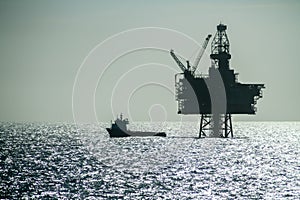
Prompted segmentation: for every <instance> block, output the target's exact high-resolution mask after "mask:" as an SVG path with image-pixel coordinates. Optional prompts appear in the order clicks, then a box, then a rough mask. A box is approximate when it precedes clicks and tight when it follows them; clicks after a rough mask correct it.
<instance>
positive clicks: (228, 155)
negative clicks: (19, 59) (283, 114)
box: [0, 122, 300, 199]
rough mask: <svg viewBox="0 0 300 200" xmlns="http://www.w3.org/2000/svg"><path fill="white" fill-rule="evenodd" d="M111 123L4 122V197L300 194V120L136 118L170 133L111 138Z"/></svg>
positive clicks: (0, 146) (0, 181)
mask: <svg viewBox="0 0 300 200" xmlns="http://www.w3.org/2000/svg"><path fill="white" fill-rule="evenodd" d="M109 125H110V124H108V123H99V124H81V125H78V124H65V123H12V122H2V123H0V199H300V158H299V156H300V122H234V123H233V129H234V137H233V138H226V139H225V138H201V139H199V138H197V136H198V131H199V130H198V129H199V123H197V122H147V123H146V122H134V123H132V124H130V127H129V128H130V129H132V130H145V131H146V130H147V131H165V132H166V133H167V137H165V138H164V137H128V138H109V136H108V133H107V132H106V130H105V128H106V127H109Z"/></svg>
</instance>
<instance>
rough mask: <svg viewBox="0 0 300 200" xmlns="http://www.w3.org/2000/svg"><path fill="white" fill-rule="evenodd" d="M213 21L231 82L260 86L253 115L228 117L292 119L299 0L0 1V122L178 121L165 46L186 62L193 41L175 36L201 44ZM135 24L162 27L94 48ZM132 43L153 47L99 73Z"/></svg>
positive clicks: (298, 97)
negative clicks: (221, 36)
mask: <svg viewBox="0 0 300 200" xmlns="http://www.w3.org/2000/svg"><path fill="white" fill-rule="evenodd" d="M208 2H209V3H208ZM224 2H226V3H224ZM220 22H222V23H224V24H226V25H227V26H228V31H227V34H228V37H229V40H230V44H231V48H230V51H231V54H232V59H231V68H233V69H235V70H236V72H238V73H239V81H240V82H242V83H265V84H266V89H265V90H264V98H263V99H260V100H259V102H258V113H257V115H256V116H242V117H236V118H235V119H236V120H239V119H241V120H294V121H298V120H300V114H299V113H300V106H299V102H300V92H299V91H300V90H299V86H300V78H299V75H300V65H299V60H298V57H299V52H300V51H299V47H300V39H299V35H300V1H206V2H205V1H198V0H185V1H176V0H165V1H158V0H157V1H156V0H155V1H138V0H134V1H133V0H132V1H114V0H112V1H83V0H82V1H76V0H75V1H74V0H72V1H71V0H70V1H66V0H48V1H47V0H44V1H38V0H35V1H31V0H27V1H14V0H10V1H6V0H0V71H1V73H0V94H1V101H0V102H1V103H0V120H1V121H50V122H57V121H68V122H72V121H73V120H74V119H73V116H75V117H77V118H78V116H81V117H79V118H81V119H80V121H82V122H93V121H95V119H96V120H99V121H108V120H110V119H111V118H112V116H113V113H118V112H121V111H123V112H125V113H126V114H130V115H131V117H132V118H133V119H134V120H143V121H146V120H149V118H151V117H155V118H156V120H165V119H167V120H178V119H179V117H180V116H178V115H177V114H176V113H177V103H176V101H175V97H174V95H173V94H172V92H174V75H175V73H176V72H180V69H179V68H178V67H177V66H176V65H175V63H174V61H173V60H172V58H171V57H170V55H169V54H168V52H166V51H165V49H171V48H174V49H175V50H176V51H177V52H180V54H181V55H183V56H185V57H186V58H188V59H189V58H190V57H192V55H193V53H194V52H195V43H193V41H192V40H190V39H189V38H186V37H183V35H181V33H183V34H186V35H188V36H189V37H191V38H193V39H194V40H196V41H197V42H199V43H200V44H201V43H202V42H203V40H204V38H205V37H206V35H207V34H208V33H212V34H215V32H216V25H217V24H218V23H220ZM142 27H161V28H164V29H157V28H156V29H146V31H143V29H142V31H141V30H140V29H137V31H129V32H125V34H124V35H122V34H121V37H119V38H116V39H114V38H113V39H110V40H108V41H107V42H106V43H105V42H104V45H102V46H101V45H100V46H99V44H100V43H101V42H103V41H104V40H106V39H107V38H108V37H110V36H112V35H114V34H118V33H120V32H122V31H126V30H129V29H134V28H142ZM169 29H171V30H169ZM176 31H178V33H176ZM179 32H181V33H179ZM123 36H124V37H123ZM138 42H141V43H143V42H145V45H147V46H148V47H150V46H151V45H152V44H153V46H154V47H155V48H154V49H143V50H137V51H133V52H131V53H128V54H124V55H123V56H121V57H120V58H118V59H116V60H115V61H114V62H112V63H111V65H109V67H108V69H107V70H106V71H105V73H102V72H103V70H104V69H105V67H107V64H108V63H109V62H108V61H109V60H108V57H107V56H105V55H106V54H109V55H110V56H111V57H109V58H117V57H118V56H120V55H122V54H120V52H119V50H120V49H122V48H123V50H124V51H125V50H126V48H125V46H126V47H128V48H131V49H129V50H133V48H134V47H136V48H138V47H139V46H138V45H141V47H143V48H144V47H145V45H144V46H143V44H141V43H138ZM97 45H98V46H97ZM131 45H132V47H131ZM160 45H161V47H163V48H164V49H162V50H158V48H159V47H160ZM93 49H94V50H93ZM92 50H93V51H92ZM127 50H128V49H127ZM124 51H123V53H124ZM209 51H210V46H209V47H208V49H207V53H206V54H205V55H204V56H203V59H202V60H201V63H200V65H201V68H200V69H199V70H200V71H201V72H203V73H207V68H208V66H209V58H208V56H209ZM84 59H86V60H85V62H84ZM105 59H106V60H107V63H103V60H105ZM191 59H193V57H192V58H191ZM110 61H113V60H110ZM80 66H81V71H78V70H79V68H80ZM76 74H77V78H78V79H77V82H75V77H76ZM89 74H90V75H89ZM101 75H102V76H101ZM89 79H91V81H90V82H89ZM85 88H86V89H85ZM73 89H74V91H75V93H74V94H75V95H74V96H73V111H74V109H75V111H74V112H75V113H74V112H73V111H72V92H73ZM92 89H93V94H91V91H92ZM113 91H114V92H113ZM129 94H130V95H129ZM92 97H93V99H91V98H92ZM78 99H79V100H78ZM78 102H79V103H78ZM93 102H95V104H93ZM76 103H78V104H80V105H78V106H77V104H76ZM83 103H84V104H85V105H86V106H87V107H86V108H85V107H84V106H82V104H83ZM92 108H93V109H94V110H93V112H94V113H92V110H90V109H92ZM124 109H127V110H125V111H124Z"/></svg>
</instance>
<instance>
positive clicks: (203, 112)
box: [170, 24, 265, 137]
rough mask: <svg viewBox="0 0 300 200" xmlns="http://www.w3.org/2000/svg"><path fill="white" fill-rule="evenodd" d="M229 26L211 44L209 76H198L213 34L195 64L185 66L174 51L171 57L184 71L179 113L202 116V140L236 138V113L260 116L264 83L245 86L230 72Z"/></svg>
mask: <svg viewBox="0 0 300 200" xmlns="http://www.w3.org/2000/svg"><path fill="white" fill-rule="evenodd" d="M226 29H227V27H226V25H224V24H219V25H218V26H217V32H216V34H215V36H214V38H213V40H212V42H211V54H210V59H211V63H212V64H211V66H210V68H209V72H208V75H197V74H196V69H197V66H198V64H199V61H200V59H201V57H202V55H203V53H204V51H205V49H206V47H207V44H208V42H209V39H210V37H211V35H208V36H207V38H206V39H205V41H204V43H203V45H202V47H201V50H200V52H199V55H198V56H197V58H196V61H195V64H194V65H193V66H190V63H189V61H187V64H186V66H185V65H183V64H182V63H181V61H180V60H179V59H178V57H177V56H176V55H175V53H174V51H173V50H171V51H170V54H171V56H172V57H173V59H174V60H175V61H176V63H177V65H178V66H179V67H180V69H181V70H182V71H183V72H182V73H179V74H176V75H175V87H176V100H177V101H178V114H184V115H191V114H200V130H199V137H202V136H208V135H209V136H213V137H228V136H229V135H230V136H231V137H233V129H232V120H231V116H232V114H250V115H254V114H255V113H256V107H255V105H256V103H257V100H258V99H259V98H262V89H263V88H265V87H264V84H243V83H240V82H238V79H237V74H235V73H234V70H233V69H230V66H229V60H230V59H231V54H230V51H229V47H230V44H229V40H228V37H227V34H226Z"/></svg>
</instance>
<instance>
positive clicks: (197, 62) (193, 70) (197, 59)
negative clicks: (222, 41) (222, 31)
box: [192, 34, 211, 73]
mask: <svg viewBox="0 0 300 200" xmlns="http://www.w3.org/2000/svg"><path fill="white" fill-rule="evenodd" d="M210 38H211V34H209V35H208V36H207V37H206V38H205V41H204V43H203V44H202V48H201V49H200V51H199V54H198V56H197V58H196V60H195V63H194V65H193V67H192V73H195V71H196V69H197V67H198V65H199V62H200V60H201V58H202V56H203V54H204V52H205V49H206V47H207V45H208V42H209V39H210Z"/></svg>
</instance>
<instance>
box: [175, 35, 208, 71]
mask: <svg viewBox="0 0 300 200" xmlns="http://www.w3.org/2000/svg"><path fill="white" fill-rule="evenodd" d="M211 36H212V35H211V34H209V35H208V36H207V37H206V38H205V40H204V42H203V44H202V47H201V49H200V51H199V53H198V55H197V57H196V60H195V63H194V65H193V66H192V67H191V66H190V62H189V61H188V60H187V61H186V63H187V66H185V65H184V64H182V62H181V61H180V60H179V58H178V57H177V56H176V55H175V53H174V50H173V49H171V51H170V54H171V56H172V58H173V59H174V60H175V62H176V63H177V65H178V66H179V68H180V69H181V70H182V71H183V72H185V73H186V72H190V73H191V74H193V75H194V73H195V71H196V69H197V67H198V65H199V62H200V60H201V58H202V56H203V54H204V52H205V49H206V47H207V45H208V42H209V39H210V38H211Z"/></svg>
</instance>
